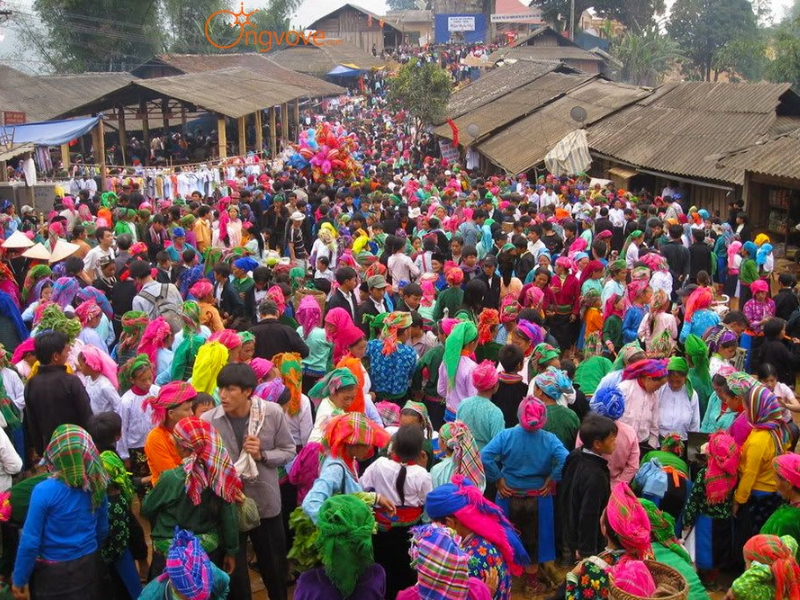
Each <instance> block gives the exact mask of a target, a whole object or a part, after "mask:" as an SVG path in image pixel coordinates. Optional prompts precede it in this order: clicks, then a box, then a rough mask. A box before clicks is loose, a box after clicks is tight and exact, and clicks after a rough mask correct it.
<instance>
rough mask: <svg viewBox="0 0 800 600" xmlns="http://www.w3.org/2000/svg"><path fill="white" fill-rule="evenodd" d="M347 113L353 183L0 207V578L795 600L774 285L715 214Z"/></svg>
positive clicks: (50, 586)
mask: <svg viewBox="0 0 800 600" xmlns="http://www.w3.org/2000/svg"><path fill="white" fill-rule="evenodd" d="M345 114H346V121H349V122H358V121H361V120H362V119H363V117H364V116H365V114H369V115H370V116H371V117H373V118H371V119H369V122H370V125H369V126H364V127H362V128H361V129H357V130H354V131H356V133H355V135H356V136H357V137H358V139H359V141H360V142H361V150H360V152H359V156H358V158H359V159H361V161H362V165H363V173H362V174H361V175H360V176H359V177H358V178H356V179H353V180H348V181H334V182H333V183H332V184H331V183H330V182H328V181H318V180H313V179H310V178H309V177H308V176H307V174H306V173H304V172H298V171H297V170H295V169H293V168H292V167H291V166H289V165H285V166H284V167H283V168H281V169H275V168H272V169H270V168H267V167H264V168H263V169H262V170H261V174H260V175H258V176H255V175H252V174H249V175H248V173H247V170H246V167H245V164H247V165H252V164H257V159H250V160H249V161H248V162H246V163H244V162H243V164H242V168H241V170H237V171H236V173H235V176H234V177H233V178H232V179H230V180H228V181H227V182H226V188H225V189H227V190H229V191H228V193H227V195H222V194H221V192H220V191H219V190H217V191H215V192H214V193H212V194H210V195H207V196H204V195H203V194H201V193H199V192H194V193H192V194H191V196H190V197H180V196H177V197H172V198H163V197H161V198H159V197H148V196H145V195H144V193H143V190H142V189H141V188H140V187H139V184H138V183H137V180H136V177H135V173H131V174H130V175H131V177H130V178H127V177H126V178H119V179H117V180H115V181H116V183H117V186H118V187H117V189H114V190H108V191H98V192H94V191H93V190H92V189H90V187H87V188H86V189H81V190H80V192H79V194H78V196H77V197H69V196H66V197H57V198H56V200H55V203H54V208H53V210H52V211H51V212H50V213H49V214H48V215H46V219H45V220H44V222H40V220H39V219H38V218H37V217H36V215H35V214H34V211H33V210H32V209H31V208H30V207H26V206H23V207H21V208H20V214H19V215H17V208H16V206H15V205H14V204H12V203H11V202H10V201H5V202H3V203H2V205H0V212H2V215H0V226H2V227H1V230H2V236H3V239H4V241H3V243H2V248H3V255H2V262H0V308H2V310H0V343H2V345H3V348H2V352H0V368H1V371H0V375H2V377H1V378H0V415H2V419H0V427H1V429H0V491H2V492H3V495H2V497H0V521H2V542H3V543H2V565H3V568H2V571H1V572H0V575H2V576H3V578H4V581H5V582H6V584H7V585H6V587H5V589H4V590H3V593H6V594H7V595H8V594H12V595H13V597H15V598H18V599H21V598H34V599H39V598H41V599H44V598H63V599H72V598H76V599H77V598H85V597H88V598H139V597H141V598H152V599H156V598H181V599H190V600H193V599H198V600H204V599H207V598H226V597H227V598H231V599H235V600H240V599H247V598H250V597H251V588H250V576H249V570H250V569H254V570H255V571H257V572H258V574H259V575H260V576H261V578H262V579H263V581H264V585H265V586H266V589H267V592H268V594H269V598H271V599H272V600H281V599H286V598H288V596H289V590H290V589H291V588H292V587H293V592H292V593H293V594H294V598H296V599H301V600H305V599H312V598H313V599H323V600H325V599H328V598H330V599H332V600H333V599H340V598H352V599H367V598H369V599H383V598H386V599H390V600H394V599H395V598H398V599H403V600H406V599H415V598H420V599H422V598H424V599H429V598H443V599H444V598H446V599H452V600H460V599H467V598H470V599H481V600H485V599H489V598H492V599H494V600H508V599H509V598H511V594H512V590H518V591H521V592H522V593H524V594H526V595H527V596H528V597H543V596H545V595H552V596H553V597H555V598H568V599H594V598H607V597H638V598H650V597H653V596H657V595H668V596H669V595H670V594H677V595H675V596H674V597H682V598H687V597H688V598H692V599H697V600H701V599H703V598H708V591H707V590H714V589H725V590H727V597H728V598H735V599H737V600H752V599H761V598H765V599H766V598H777V599H781V598H787V599H789V598H790V599H795V598H800V567H799V566H798V563H797V556H798V554H797V553H798V540H800V525H799V524H800V519H798V517H800V513H799V512H798V511H800V508H798V506H800V458H798V455H797V454H795V453H794V446H795V444H796V442H797V438H798V428H797V427H796V426H795V425H794V422H793V419H792V415H793V413H795V412H800V402H798V400H797V399H796V397H795V392H794V388H795V378H796V373H797V369H798V368H799V367H800V341H799V340H798V339H797V338H798V337H800V332H798V331H797V329H798V325H800V301H799V300H798V296H797V293H796V292H795V285H796V280H795V278H794V276H793V275H792V274H791V273H790V272H789V271H788V270H787V271H786V272H780V273H778V272H776V271H777V269H776V261H775V259H774V256H773V254H772V246H771V243H770V240H769V238H768V237H767V236H766V235H764V234H758V235H754V233H755V232H753V231H752V230H751V228H750V226H749V224H748V222H747V216H746V214H745V213H744V212H743V206H742V204H741V203H733V204H731V206H730V213H729V214H727V215H716V214H711V213H710V212H709V211H707V210H705V209H702V208H700V209H698V208H697V207H694V206H688V205H687V204H688V203H687V202H686V201H685V199H684V198H683V197H681V196H682V194H681V191H680V190H679V189H678V188H677V187H676V186H668V187H667V188H666V189H664V190H662V192H661V194H660V195H654V194H652V193H648V192H647V191H641V192H638V193H634V192H631V191H628V190H622V189H617V188H615V187H614V186H613V185H611V184H608V185H605V186H603V185H601V184H597V185H592V186H590V185H589V179H588V178H587V177H585V176H582V175H577V176H572V177H566V176H560V177H559V176H554V175H546V176H541V177H539V178H538V179H537V180H536V181H529V180H528V179H527V178H526V177H525V176H524V175H521V176H517V177H510V176H495V177H489V178H482V177H480V176H479V175H476V174H474V173H471V172H469V171H467V170H465V169H463V168H461V167H460V166H459V165H457V164H443V163H442V161H441V160H436V159H432V158H429V157H426V156H425V155H424V152H421V151H420V149H419V147H418V146H414V145H413V144H412V141H413V139H414V137H415V136H414V133H415V132H413V130H412V129H410V128H409V127H408V126H407V125H406V124H404V123H403V121H402V118H400V119H395V118H393V117H390V116H389V115H388V114H386V113H385V111H383V110H382V109H381V108H380V107H379V106H376V105H374V104H373V105H371V106H370V105H362V106H360V107H351V109H350V110H348V111H347V112H346V113H345ZM315 119H316V120H323V119H330V120H334V117H332V116H330V115H329V116H327V117H323V116H321V115H320V116H318V117H315ZM254 161H255V162H254ZM273 167H274V165H273ZM34 244H40V245H41V246H37V248H42V249H44V250H45V251H46V252H47V253H48V256H49V257H50V260H48V259H47V258H46V257H45V258H30V256H38V255H37V254H31V246H33V245H34ZM26 255H27V256H26ZM776 276H777V279H776ZM776 284H777V285H776ZM557 565H560V566H561V567H562V568H561V569H559V568H558V566H557ZM565 570H566V576H564V575H563V573H564V572H565ZM731 581H732V584H731V583H730V582H731ZM729 584H730V585H729ZM619 594H627V595H625V596H619ZM670 597H673V596H670Z"/></svg>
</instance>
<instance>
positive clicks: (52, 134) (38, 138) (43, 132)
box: [0, 117, 100, 146]
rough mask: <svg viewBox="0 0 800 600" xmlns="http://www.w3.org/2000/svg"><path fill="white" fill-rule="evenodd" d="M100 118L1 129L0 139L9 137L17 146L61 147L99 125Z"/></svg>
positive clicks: (47, 122)
mask: <svg viewBox="0 0 800 600" xmlns="http://www.w3.org/2000/svg"><path fill="white" fill-rule="evenodd" d="M99 120H100V117H87V118H84V119H69V120H66V121H42V122H40V123H25V124H24V125H15V126H13V127H0V137H4V136H6V135H7V136H8V137H9V138H10V139H11V136H12V135H13V142H14V144H15V145H17V144H37V145H39V146H60V145H61V144H66V143H67V142H69V141H71V140H74V139H75V138H78V137H80V136H82V135H84V134H86V133H88V132H89V131H91V130H92V128H93V127H94V126H95V125H97V122H98V121H99Z"/></svg>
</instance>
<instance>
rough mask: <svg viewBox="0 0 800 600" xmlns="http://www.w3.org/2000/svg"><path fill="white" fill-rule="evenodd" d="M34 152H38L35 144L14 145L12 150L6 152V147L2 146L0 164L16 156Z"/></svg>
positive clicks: (0, 146) (0, 148) (0, 147)
mask: <svg viewBox="0 0 800 600" xmlns="http://www.w3.org/2000/svg"><path fill="white" fill-rule="evenodd" d="M34 150H36V146H35V145H34V144H14V146H13V147H12V148H11V149H10V150H6V149H5V147H4V146H2V145H0V162H3V161H8V160H11V159H12V158H14V157H15V156H19V155H20V154H25V153H26V152H33V151H34Z"/></svg>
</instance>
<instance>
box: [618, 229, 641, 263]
mask: <svg viewBox="0 0 800 600" xmlns="http://www.w3.org/2000/svg"><path fill="white" fill-rule="evenodd" d="M643 235H644V232H643V231H642V230H641V229H637V230H636V231H632V232H631V234H630V235H629V236H628V237H627V238H625V243H624V244H623V245H622V252H620V253H619V257H620V258H623V259H624V258H625V256H626V255H627V253H628V247H629V246H630V245H631V241H633V240H635V239H636V238H638V237H641V236H643Z"/></svg>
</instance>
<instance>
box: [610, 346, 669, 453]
mask: <svg viewBox="0 0 800 600" xmlns="http://www.w3.org/2000/svg"><path fill="white" fill-rule="evenodd" d="M666 382H667V361H665V360H656V359H644V360H638V361H636V362H634V363H631V364H629V365H628V366H626V367H625V369H624V370H623V371H622V382H621V383H620V384H619V386H618V387H619V390H620V391H621V392H622V395H623V396H624V397H625V413H624V414H623V415H622V417H621V418H620V421H622V422H623V423H627V424H628V425H630V426H631V427H633V429H634V430H635V431H636V436H637V438H638V439H639V444H640V445H641V447H642V449H643V450H645V451H646V450H654V449H655V448H658V434H659V416H658V390H659V389H660V388H661V387H662V386H663V385H664V384H665V383H666ZM643 453H644V452H643Z"/></svg>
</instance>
